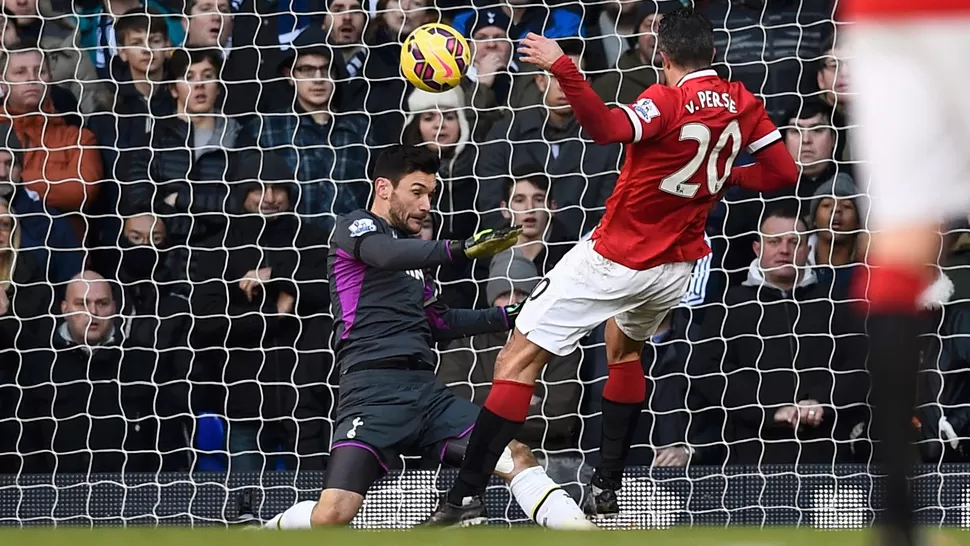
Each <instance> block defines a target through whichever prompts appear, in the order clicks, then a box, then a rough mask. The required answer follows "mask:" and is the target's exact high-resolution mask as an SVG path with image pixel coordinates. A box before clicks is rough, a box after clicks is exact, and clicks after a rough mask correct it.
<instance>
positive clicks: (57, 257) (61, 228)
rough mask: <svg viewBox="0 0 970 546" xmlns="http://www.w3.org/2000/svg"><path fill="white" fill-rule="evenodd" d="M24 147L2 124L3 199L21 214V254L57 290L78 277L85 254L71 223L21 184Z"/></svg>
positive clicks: (0, 173) (0, 176) (0, 164)
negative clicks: (34, 265)
mask: <svg viewBox="0 0 970 546" xmlns="http://www.w3.org/2000/svg"><path fill="white" fill-rule="evenodd" d="M23 149H24V146H23V144H22V143H21V142H20V139H18V138H17V134H16V132H15V131H14V130H13V128H12V127H11V125H10V124H9V123H0V197H3V198H4V199H6V200H7V202H9V203H10V206H11V207H12V208H13V209H14V210H16V211H17V232H18V234H17V241H18V244H19V247H18V248H19V249H20V251H21V252H20V253H21V254H22V255H28V254H29V255H30V256H31V259H32V260H33V261H34V262H35V264H36V266H37V268H38V270H39V271H40V272H41V274H42V275H43V278H44V279H45V281H47V282H49V283H51V284H53V285H55V286H57V288H58V290H60V288H61V287H60V284H61V283H65V282H67V281H68V280H70V279H71V278H72V277H74V275H77V274H78V273H79V272H80V271H81V269H82V265H83V262H84V252H83V251H81V249H80V248H81V245H80V242H79V240H78V236H77V233H76V232H75V231H74V227H73V226H72V225H71V221H70V220H69V219H68V218H67V217H65V216H64V215H62V214H60V213H59V212H58V211H57V210H56V209H54V208H52V207H44V204H43V203H42V202H41V198H40V196H39V195H38V194H37V193H36V192H34V191H32V190H30V189H28V188H27V187H26V186H25V185H24V184H23V182H22V181H21V174H20V173H21V172H22V166H23V164H24V153H23V151H22V150H23Z"/></svg>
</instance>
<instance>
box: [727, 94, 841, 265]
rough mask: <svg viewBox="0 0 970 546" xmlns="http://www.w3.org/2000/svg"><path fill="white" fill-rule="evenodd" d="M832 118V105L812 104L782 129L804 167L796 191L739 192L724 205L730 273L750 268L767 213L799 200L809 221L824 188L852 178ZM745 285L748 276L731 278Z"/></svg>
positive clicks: (792, 115)
mask: <svg viewBox="0 0 970 546" xmlns="http://www.w3.org/2000/svg"><path fill="white" fill-rule="evenodd" d="M832 116H833V111H832V108H831V107H830V106H829V105H827V104H825V103H824V102H822V101H820V100H811V99H810V100H807V101H805V103H804V104H802V105H801V106H800V107H796V108H795V109H794V110H792V111H791V112H789V113H788V114H787V115H786V116H785V118H784V119H786V120H787V121H788V126H787V127H785V128H783V129H782V134H783V137H784V139H785V146H786V147H787V148H788V152H789V153H790V154H791V155H792V157H793V158H794V159H795V162H796V163H797V164H798V165H799V167H801V176H800V178H799V180H798V183H797V184H796V185H795V186H794V187H790V188H785V189H782V190H777V191H774V192H757V191H753V190H747V189H743V188H734V189H732V190H731V191H729V192H728V194H727V196H726V199H725V200H726V203H727V204H726V206H727V217H726V219H725V220H724V235H725V236H726V237H727V238H728V248H727V250H726V253H725V256H724V267H725V268H726V269H729V270H734V271H742V272H743V271H744V270H745V269H746V267H747V264H749V263H751V259H752V258H753V257H754V256H753V254H751V248H752V247H751V246H750V244H749V243H751V242H754V240H753V239H752V237H751V235H750V234H753V233H756V232H757V231H758V226H759V225H760V223H761V221H762V220H764V214H765V209H766V207H771V206H773V205H777V204H780V203H782V202H787V201H789V200H797V201H798V202H799V203H800V205H801V206H802V210H801V211H800V212H801V216H802V217H803V218H805V219H806V220H809V218H808V216H809V212H810V211H809V210H808V208H809V204H810V203H811V200H812V197H813V196H814V195H815V192H816V191H817V190H818V189H819V187H820V186H822V185H823V184H825V183H826V182H828V181H829V180H832V178H833V177H834V176H835V175H836V174H840V173H846V174H847V171H848V170H849V169H847V167H846V166H845V165H840V164H838V163H837V162H836V161H835V155H834V151H835V130H834V129H833V127H832ZM849 180H851V178H849ZM808 223H811V222H808ZM743 279H744V274H743V273H742V274H741V275H732V284H738V283H739V282H742V281H743Z"/></svg>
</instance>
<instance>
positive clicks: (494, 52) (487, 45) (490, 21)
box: [461, 8, 518, 141]
mask: <svg viewBox="0 0 970 546" xmlns="http://www.w3.org/2000/svg"><path fill="white" fill-rule="evenodd" d="M468 24H469V25H470V26H469V27H468V28H466V29H464V34H465V36H467V37H468V44H469V45H470V46H471V48H472V66H471V67H469V69H468V72H467V73H466V74H465V77H464V78H463V79H462V81H461V84H462V89H463V90H464V92H465V96H466V97H468V98H469V99H470V101H469V104H470V105H471V106H473V107H474V109H473V110H472V113H473V114H475V116H476V120H475V123H474V125H473V126H474V134H475V139H476V140H479V141H480V140H483V139H484V138H485V137H486V136H487V135H488V132H489V130H491V128H492V125H494V124H495V122H496V121H498V120H499V119H501V116H502V114H503V109H501V108H500V106H505V105H506V104H508V100H509V93H510V92H511V91H512V76H513V75H514V74H516V73H517V72H518V65H517V64H516V63H515V61H513V60H512V42H511V40H509V34H508V33H509V28H511V26H512V20H511V19H509V16H508V15H506V14H505V12H504V11H502V10H501V9H498V8H491V9H487V10H482V11H481V12H479V14H478V16H477V17H473V18H469V20H468Z"/></svg>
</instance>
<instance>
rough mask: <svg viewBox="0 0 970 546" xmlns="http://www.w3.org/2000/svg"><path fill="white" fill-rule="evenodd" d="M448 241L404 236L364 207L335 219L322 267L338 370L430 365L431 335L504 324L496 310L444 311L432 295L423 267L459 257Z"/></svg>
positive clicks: (500, 311)
mask: <svg viewBox="0 0 970 546" xmlns="http://www.w3.org/2000/svg"><path fill="white" fill-rule="evenodd" d="M450 245H451V243H450V242H449V241H423V240H419V239H415V238H412V237H409V236H408V235H407V234H405V233H402V232H400V231H398V230H396V229H394V228H393V227H392V226H390V225H389V224H388V223H387V222H386V221H385V220H384V219H383V218H380V217H378V216H376V215H374V214H371V213H370V212H367V211H364V210H358V211H355V212H352V213H350V214H346V215H342V216H339V217H337V222H336V228H335V230H334V236H333V242H332V245H331V248H330V254H329V257H328V262H327V268H328V276H329V279H330V293H331V301H332V305H333V314H334V344H335V345H334V348H335V352H336V357H337V364H338V365H339V366H340V371H341V374H343V373H347V372H348V371H351V370H352V369H353V368H354V367H356V366H359V365H360V364H363V363H367V362H377V361H386V360H391V359H398V358H408V359H414V360H418V361H420V362H423V363H425V364H427V367H428V370H429V371H431V370H434V365H435V362H436V359H435V357H434V353H433V352H432V349H431V347H432V344H433V343H434V342H435V341H442V340H446V339H454V338H459V337H464V336H469V335H474V334H481V333H486V332H496V331H502V330H507V329H508V328H509V323H508V318H507V316H506V314H505V311H504V310H503V309H501V308H490V309H484V310H471V309H449V308H448V307H447V306H445V305H443V304H442V303H441V302H439V301H438V298H437V291H436V289H435V284H434V282H433V280H432V279H431V278H430V277H429V276H428V275H427V273H426V270H427V269H428V268H432V267H436V266H439V265H444V264H449V263H452V262H453V261H454V260H459V259H464V256H463V254H461V252H462V251H461V250H460V249H452V248H451V247H450Z"/></svg>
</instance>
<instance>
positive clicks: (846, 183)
mask: <svg viewBox="0 0 970 546" xmlns="http://www.w3.org/2000/svg"><path fill="white" fill-rule="evenodd" d="M867 208H868V207H867V206H866V199H865V196H864V195H863V194H862V192H860V191H859V189H858V188H857V187H856V185H855V184H854V183H853V182H852V178H851V177H850V176H849V175H847V174H845V173H839V174H837V175H836V176H835V177H834V178H832V179H831V180H829V181H828V182H825V183H823V184H822V185H821V186H819V187H818V189H817V190H815V194H814V195H813V196H812V201H811V205H810V207H809V216H808V220H809V221H808V224H809V225H811V226H813V227H814V228H815V230H816V231H815V237H814V239H815V241H814V244H812V250H813V252H812V255H813V257H814V263H815V264H818V265H833V266H843V265H847V264H850V263H854V262H856V261H858V259H859V256H858V253H859V252H860V249H859V248H857V247H858V244H857V243H858V242H859V238H860V237H859V236H860V235H861V231H860V230H862V229H865V214H866V209H867Z"/></svg>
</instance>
